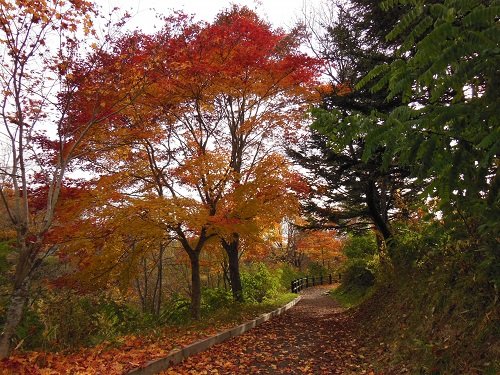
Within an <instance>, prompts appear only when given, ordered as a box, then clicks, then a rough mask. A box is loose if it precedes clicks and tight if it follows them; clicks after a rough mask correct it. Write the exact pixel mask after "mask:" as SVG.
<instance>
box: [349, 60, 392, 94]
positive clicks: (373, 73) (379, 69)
mask: <svg viewBox="0 0 500 375" xmlns="http://www.w3.org/2000/svg"><path fill="white" fill-rule="evenodd" d="M388 70H389V65H388V64H380V65H377V66H376V67H375V68H373V69H372V70H370V71H369V72H368V74H367V75H366V76H364V77H363V79H361V80H360V81H359V82H358V83H357V84H356V90H359V89H361V88H363V87H364V86H365V85H366V84H367V83H368V82H370V81H371V80H373V79H374V78H376V77H378V76H380V75H381V74H382V73H386V72H387V71H388Z"/></svg>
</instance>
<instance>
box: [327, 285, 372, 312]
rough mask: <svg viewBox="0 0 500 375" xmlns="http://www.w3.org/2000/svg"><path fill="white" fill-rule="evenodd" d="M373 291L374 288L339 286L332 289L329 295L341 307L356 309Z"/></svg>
mask: <svg viewBox="0 0 500 375" xmlns="http://www.w3.org/2000/svg"><path fill="white" fill-rule="evenodd" d="M373 291H374V287H373V286H372V287H368V288H367V287H362V286H349V287H345V286H344V285H340V286H339V287H338V288H336V289H333V290H332V291H331V292H330V293H329V294H330V296H331V297H332V298H333V299H334V300H335V301H337V302H338V303H339V304H340V305H341V306H342V307H345V308H351V307H356V306H358V305H359V304H361V303H362V302H363V301H365V300H366V299H367V298H369V297H370V296H371V295H372V294H373Z"/></svg>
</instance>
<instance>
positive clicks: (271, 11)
mask: <svg viewBox="0 0 500 375" xmlns="http://www.w3.org/2000/svg"><path fill="white" fill-rule="evenodd" d="M320 1H321V0H257V1H256V0H234V1H231V0H96V3H97V4H99V5H100V6H102V9H103V12H104V13H108V12H109V11H110V10H111V9H113V8H114V7H118V8H120V9H122V10H128V11H129V13H130V14H131V15H132V16H133V17H132V21H131V23H130V24H129V25H128V26H129V27H131V28H136V27H139V28H140V29H142V30H143V31H145V32H148V33H149V32H152V31H154V24H155V22H156V19H155V13H161V14H165V15H167V14H170V13H172V10H173V9H175V10H182V11H184V12H185V13H187V14H194V15H195V19H196V20H204V21H209V22H210V21H212V20H213V19H214V18H215V16H216V15H217V13H219V12H220V11H221V10H224V9H226V8H228V7H230V6H231V4H238V5H246V6H248V7H249V8H250V9H254V10H256V11H257V14H258V15H259V16H260V17H262V18H263V19H265V20H267V21H269V22H270V23H271V25H272V26H273V28H274V27H282V28H284V29H285V30H286V29H289V28H290V27H292V26H293V25H294V23H295V21H296V20H297V19H299V18H300V15H301V13H302V10H303V8H304V6H306V5H307V7H308V8H309V7H310V6H311V5H312V6H314V5H315V4H319V2H320ZM151 8H154V9H155V10H156V12H155V11H151V10H150V9H151ZM156 24H157V26H160V23H159V22H156Z"/></svg>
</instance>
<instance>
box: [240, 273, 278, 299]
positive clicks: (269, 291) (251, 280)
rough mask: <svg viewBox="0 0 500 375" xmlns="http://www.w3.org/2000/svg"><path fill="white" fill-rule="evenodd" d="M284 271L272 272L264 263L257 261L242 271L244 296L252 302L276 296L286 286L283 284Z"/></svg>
mask: <svg viewBox="0 0 500 375" xmlns="http://www.w3.org/2000/svg"><path fill="white" fill-rule="evenodd" d="M282 273H283V271H282V270H280V269H276V270H273V272H271V271H270V270H269V268H268V267H267V266H266V265H265V264H264V263H256V264H253V265H252V266H251V267H249V268H248V269H247V270H246V271H244V272H242V273H241V281H242V284H243V297H244V298H245V300H247V301H250V302H258V303H260V302H262V301H263V300H264V299H265V298H271V297H274V296H276V295H277V294H278V293H279V292H280V291H281V290H283V289H284V288H283V287H282V285H281V276H282Z"/></svg>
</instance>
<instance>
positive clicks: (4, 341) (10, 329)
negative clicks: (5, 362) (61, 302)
mask: <svg viewBox="0 0 500 375" xmlns="http://www.w3.org/2000/svg"><path fill="white" fill-rule="evenodd" d="M29 284H30V279H29V277H26V278H25V280H24V281H23V282H22V283H21V284H20V285H16V286H14V290H13V292H12V295H11V297H10V301H9V308H8V310H7V314H6V316H5V324H4V327H3V332H2V335H1V337H0V360H1V359H4V358H7V357H8V356H9V354H10V350H11V340H12V337H13V336H14V335H15V333H16V328H17V326H18V325H19V323H20V322H21V319H22V318H23V313H24V308H25V306H26V303H27V302H28V296H29Z"/></svg>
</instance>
